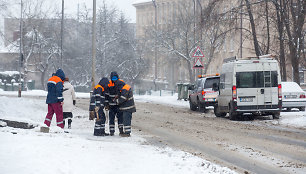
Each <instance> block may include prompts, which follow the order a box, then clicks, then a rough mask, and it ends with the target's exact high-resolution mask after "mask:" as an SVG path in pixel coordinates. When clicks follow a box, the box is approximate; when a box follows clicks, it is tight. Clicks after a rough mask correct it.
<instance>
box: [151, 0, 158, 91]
mask: <svg viewBox="0 0 306 174" xmlns="http://www.w3.org/2000/svg"><path fill="white" fill-rule="evenodd" d="M152 2H153V6H154V8H155V12H154V13H155V26H154V27H155V41H154V64H155V67H154V68H155V69H154V81H153V82H154V89H155V91H156V90H157V87H156V80H157V5H156V1H155V0H152Z"/></svg>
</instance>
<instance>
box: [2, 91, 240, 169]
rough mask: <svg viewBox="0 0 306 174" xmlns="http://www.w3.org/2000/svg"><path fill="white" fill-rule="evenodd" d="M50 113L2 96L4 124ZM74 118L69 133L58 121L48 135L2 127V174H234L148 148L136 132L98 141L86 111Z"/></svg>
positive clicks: (41, 103)
mask: <svg viewBox="0 0 306 174" xmlns="http://www.w3.org/2000/svg"><path fill="white" fill-rule="evenodd" d="M46 113H47V105H46V104H45V100H44V99H37V97H36V98H35V99H33V98H16V97H5V96H0V119H9V120H18V121H23V122H30V123H36V124H42V123H43V121H44V118H45V115H46ZM73 114H74V118H73V122H72V129H70V130H69V132H70V133H63V130H61V129H59V128H58V127H56V126H55V125H56V123H55V116H54V117H53V120H52V126H51V127H50V133H41V132H39V127H37V128H35V129H16V128H11V127H0V139H1V143H0V161H1V163H0V168H1V173H9V174H19V173H23V174H30V173H31V174H41V173H44V174H54V173H62V174H69V173H74V174H84V173H106V174H108V173H109V174H111V173H127V174H138V173H139V174H142V173H146V174H156V173H175V174H185V173H192V174H195V173H199V174H200V173H211V174H215V173H226V174H231V173H235V172H234V171H231V170H230V169H228V168H225V167H221V166H219V165H216V164H213V163H211V162H208V161H206V160H203V159H201V158H198V157H195V156H193V155H191V154H189V153H186V152H182V151H176V150H173V149H171V148H168V147H166V148H162V147H156V146H152V145H148V143H147V142H146V141H145V139H143V138H141V137H140V135H138V134H137V132H135V131H134V132H132V137H129V138H122V137H119V136H118V130H116V134H115V136H113V137H110V136H108V137H94V136H93V135H92V134H93V127H94V122H93V121H89V120H88V111H85V110H81V109H78V108H75V110H74V111H73ZM0 124H2V123H0ZM4 126H5V125H4Z"/></svg>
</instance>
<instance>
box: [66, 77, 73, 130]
mask: <svg viewBox="0 0 306 174" xmlns="http://www.w3.org/2000/svg"><path fill="white" fill-rule="evenodd" d="M63 97H64V104H63V118H64V120H63V122H64V127H65V119H67V120H68V129H71V122H72V117H73V114H72V109H73V106H74V105H75V103H76V98H75V92H74V88H73V86H72V85H71V84H70V82H69V78H68V77H66V78H65V80H64V89H63Z"/></svg>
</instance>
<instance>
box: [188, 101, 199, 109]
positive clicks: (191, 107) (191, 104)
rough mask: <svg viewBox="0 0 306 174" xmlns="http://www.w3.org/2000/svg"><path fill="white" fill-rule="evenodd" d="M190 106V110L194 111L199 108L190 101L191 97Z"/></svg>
mask: <svg viewBox="0 0 306 174" xmlns="http://www.w3.org/2000/svg"><path fill="white" fill-rule="evenodd" d="M189 107H190V110H192V111H195V110H197V106H196V105H194V104H193V103H192V102H191V101H190V99H189Z"/></svg>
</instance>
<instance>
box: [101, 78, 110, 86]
mask: <svg viewBox="0 0 306 174" xmlns="http://www.w3.org/2000/svg"><path fill="white" fill-rule="evenodd" d="M99 84H100V85H101V86H103V87H104V88H105V87H107V85H108V84H109V80H108V78H107V77H103V78H102V79H101V80H100V82H99Z"/></svg>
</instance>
